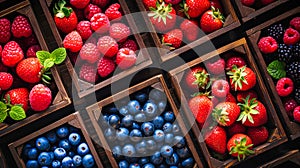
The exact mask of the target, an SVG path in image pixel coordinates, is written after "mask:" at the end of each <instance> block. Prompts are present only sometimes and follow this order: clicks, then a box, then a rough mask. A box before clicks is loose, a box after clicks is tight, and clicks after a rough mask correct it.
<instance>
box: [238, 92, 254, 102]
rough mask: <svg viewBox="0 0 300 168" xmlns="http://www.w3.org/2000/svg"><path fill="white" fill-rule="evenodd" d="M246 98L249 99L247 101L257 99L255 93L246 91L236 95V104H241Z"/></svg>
mask: <svg viewBox="0 0 300 168" xmlns="http://www.w3.org/2000/svg"><path fill="white" fill-rule="evenodd" d="M247 96H250V97H249V100H252V99H253V98H256V99H257V93H256V92H255V91H254V90H247V91H239V92H238V93H237V95H236V99H237V101H238V102H240V103H243V102H244V100H243V99H246V98H247Z"/></svg>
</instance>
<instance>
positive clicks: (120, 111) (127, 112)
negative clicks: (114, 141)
mask: <svg viewBox="0 0 300 168" xmlns="http://www.w3.org/2000/svg"><path fill="white" fill-rule="evenodd" d="M119 113H120V114H122V115H123V116H126V115H127V114H129V111H128V108H127V106H123V107H121V108H120V110H119Z"/></svg>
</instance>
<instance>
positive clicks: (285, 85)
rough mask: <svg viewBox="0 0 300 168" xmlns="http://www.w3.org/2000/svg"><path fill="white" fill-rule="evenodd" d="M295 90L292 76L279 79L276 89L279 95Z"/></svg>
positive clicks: (285, 94)
mask: <svg viewBox="0 0 300 168" xmlns="http://www.w3.org/2000/svg"><path fill="white" fill-rule="evenodd" d="M293 90H294V83H293V81H292V80H291V79H290V78H281V79H279V80H278V81H277V84H276V91H277V93H278V95H279V96H282V97H285V96H288V95H290V94H291V93H292V92H293Z"/></svg>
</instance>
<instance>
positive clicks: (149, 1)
mask: <svg viewBox="0 0 300 168" xmlns="http://www.w3.org/2000/svg"><path fill="white" fill-rule="evenodd" d="M156 2H157V0H143V4H144V6H145V8H146V9H147V10H149V9H150V8H156Z"/></svg>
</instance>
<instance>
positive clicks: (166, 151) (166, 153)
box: [160, 145, 173, 158]
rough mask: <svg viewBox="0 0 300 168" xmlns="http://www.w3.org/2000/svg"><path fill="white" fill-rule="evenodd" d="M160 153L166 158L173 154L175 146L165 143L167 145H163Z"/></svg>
mask: <svg viewBox="0 0 300 168" xmlns="http://www.w3.org/2000/svg"><path fill="white" fill-rule="evenodd" d="M160 153H161V155H162V156H163V157H164V158H168V157H170V156H172V154H173V148H172V147H171V146H169V145H165V146H163V147H161V149H160Z"/></svg>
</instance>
